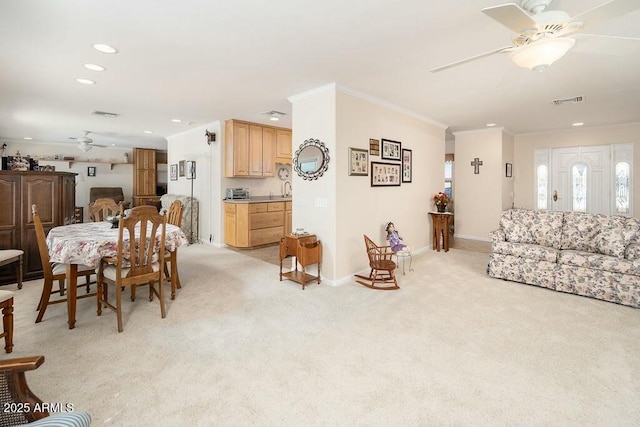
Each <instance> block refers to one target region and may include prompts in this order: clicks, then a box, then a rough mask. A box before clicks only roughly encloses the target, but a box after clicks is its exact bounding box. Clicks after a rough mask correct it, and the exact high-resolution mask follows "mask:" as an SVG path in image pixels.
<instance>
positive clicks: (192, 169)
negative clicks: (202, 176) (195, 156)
mask: <svg viewBox="0 0 640 427" xmlns="http://www.w3.org/2000/svg"><path fill="white" fill-rule="evenodd" d="M187 179H196V162H193V161H187Z"/></svg>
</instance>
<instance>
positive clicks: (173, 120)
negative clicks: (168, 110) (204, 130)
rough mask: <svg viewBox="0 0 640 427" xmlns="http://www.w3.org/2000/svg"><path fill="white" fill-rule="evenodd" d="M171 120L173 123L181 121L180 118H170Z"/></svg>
mask: <svg viewBox="0 0 640 427" xmlns="http://www.w3.org/2000/svg"><path fill="white" fill-rule="evenodd" d="M171 121H172V122H173V123H182V120H180V119H171Z"/></svg>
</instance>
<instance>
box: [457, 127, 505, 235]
mask: <svg viewBox="0 0 640 427" xmlns="http://www.w3.org/2000/svg"><path fill="white" fill-rule="evenodd" d="M455 138H456V140H455V169H456V171H455V192H454V194H453V202H454V204H455V212H456V214H455V220H454V221H455V235H456V237H463V238H467V239H476V240H488V235H489V232H490V231H492V230H494V229H495V228H496V225H497V221H498V219H499V218H500V212H502V209H503V208H504V206H505V202H504V201H503V199H504V194H503V184H504V183H505V182H504V180H505V178H504V167H505V165H504V164H505V162H504V161H503V148H504V146H503V129H500V128H491V129H482V130H475V131H465V132H456V133H455ZM507 145H508V143H507ZM476 157H477V158H479V159H480V161H482V166H480V173H478V174H475V173H474V167H473V166H471V162H472V161H473V160H474V159H475V158H476ZM516 168H517V166H515V165H514V170H515V169H516ZM508 205H510V203H508Z"/></svg>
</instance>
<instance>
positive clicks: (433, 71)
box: [430, 46, 514, 73]
mask: <svg viewBox="0 0 640 427" xmlns="http://www.w3.org/2000/svg"><path fill="white" fill-rule="evenodd" d="M513 49H514V46H505V47H501V48H500V49H495V50H492V51H490V52H485V53H481V54H480V55H475V56H471V57H469V58H465V59H462V60H460V61H456V62H452V63H450V64H447V65H443V66H442V67H437V68H434V69H432V70H430V71H431V72H432V73H437V72H438V71H442V70H446V69H447V68H452V67H456V66H458V65H461V64H464V63H466V62H471V61H475V60H476V59H480V58H484V57H486V56H491V55H495V54H496V53H501V52H508V51H510V50H513Z"/></svg>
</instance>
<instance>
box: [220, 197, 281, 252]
mask: <svg viewBox="0 0 640 427" xmlns="http://www.w3.org/2000/svg"><path fill="white" fill-rule="evenodd" d="M224 231H225V233H224V236H225V237H224V241H225V243H226V244H227V245H229V246H233V247H236V248H250V247H254V246H262V245H267V244H270V243H277V242H279V241H280V239H281V238H282V237H283V236H284V235H285V202H261V203H248V202H244V203H229V202H226V203H225V204H224Z"/></svg>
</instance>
